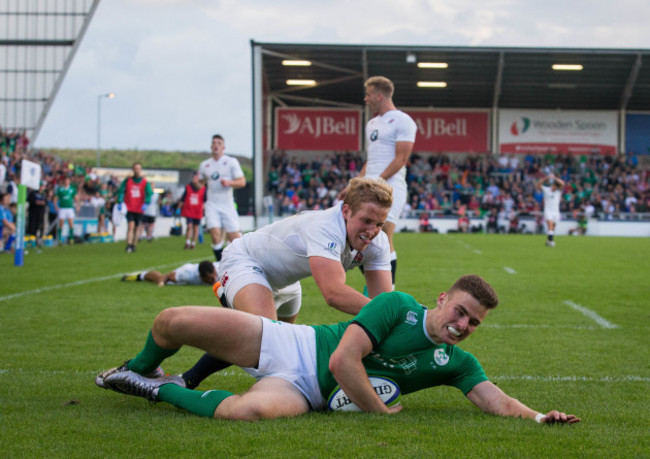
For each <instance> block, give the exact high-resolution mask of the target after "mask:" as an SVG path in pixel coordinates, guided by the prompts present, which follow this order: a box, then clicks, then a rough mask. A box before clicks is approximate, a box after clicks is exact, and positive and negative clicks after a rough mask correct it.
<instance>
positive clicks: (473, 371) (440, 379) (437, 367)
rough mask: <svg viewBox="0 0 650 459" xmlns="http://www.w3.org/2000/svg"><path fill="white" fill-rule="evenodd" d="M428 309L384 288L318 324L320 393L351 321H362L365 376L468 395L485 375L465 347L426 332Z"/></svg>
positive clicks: (330, 384)
mask: <svg viewBox="0 0 650 459" xmlns="http://www.w3.org/2000/svg"><path fill="white" fill-rule="evenodd" d="M428 312H429V310H428V309H427V308H426V307H424V306H422V305H421V304H419V303H418V302H417V301H415V299H414V298H413V297H412V296H410V295H407V294H406V293H401V292H390V293H383V294H381V295H379V296H377V298H375V299H374V300H372V301H371V302H370V303H368V304H367V305H366V306H364V307H363V309H361V312H359V314H357V316H356V317H355V318H354V319H352V320H350V321H348V322H341V323H338V324H335V325H316V326H314V329H315V330H316V352H317V356H316V370H317V375H318V383H319V385H320V390H321V394H322V395H323V397H324V398H325V399H326V400H327V398H328V397H329V394H330V393H331V392H332V390H333V389H334V388H335V387H336V386H337V384H338V383H337V382H336V380H335V379H334V376H332V373H331V372H330V371H329V359H330V356H331V355H332V353H333V352H334V349H336V347H337V346H338V344H339V342H340V341H341V337H342V336H343V333H344V332H345V330H346V329H347V328H348V326H349V325H350V324H352V323H354V324H357V325H359V326H361V327H362V328H363V329H364V330H365V332H366V333H367V335H368V337H369V338H370V340H371V341H372V343H373V350H372V352H371V353H370V354H369V355H368V356H366V357H365V358H364V359H363V365H364V367H365V369H366V372H367V373H368V375H369V376H385V377H388V378H391V379H393V380H394V381H395V382H396V383H397V385H398V386H399V387H400V390H401V392H402V394H408V393H410V392H415V391H418V390H420V389H425V388H427V387H433V386H441V385H445V386H454V387H457V388H458V389H460V390H461V391H462V392H463V393H464V394H467V393H468V392H469V391H471V390H472V388H473V387H474V386H476V385H477V384H478V383H480V382H483V381H487V380H488V378H487V376H486V375H485V372H484V371H483V368H482V367H481V364H480V363H479V362H478V360H476V357H474V356H473V355H472V354H470V353H469V352H465V351H463V350H462V349H460V348H458V347H456V346H453V345H449V344H436V343H434V342H433V340H432V339H431V337H430V336H429V334H428V333H427V332H426V327H425V323H426V317H427V313H428Z"/></svg>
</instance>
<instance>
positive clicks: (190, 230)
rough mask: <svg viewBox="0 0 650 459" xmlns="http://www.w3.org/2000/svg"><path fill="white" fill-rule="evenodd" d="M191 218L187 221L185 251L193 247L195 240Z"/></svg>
mask: <svg viewBox="0 0 650 459" xmlns="http://www.w3.org/2000/svg"><path fill="white" fill-rule="evenodd" d="M192 222H193V220H192V219H191V218H188V219H187V231H186V232H185V247H183V249H189V248H190V246H191V245H192V239H193V238H194V223H192Z"/></svg>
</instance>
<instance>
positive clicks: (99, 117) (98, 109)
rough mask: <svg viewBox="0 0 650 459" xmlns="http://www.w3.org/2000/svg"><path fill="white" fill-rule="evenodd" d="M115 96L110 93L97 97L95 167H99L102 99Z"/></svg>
mask: <svg viewBox="0 0 650 459" xmlns="http://www.w3.org/2000/svg"><path fill="white" fill-rule="evenodd" d="M114 97H115V94H113V93H112V92H109V93H106V94H100V95H98V96H97V167H99V157H100V155H101V150H102V148H101V133H102V99H103V98H107V99H112V98H114Z"/></svg>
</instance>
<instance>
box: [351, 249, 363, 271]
mask: <svg viewBox="0 0 650 459" xmlns="http://www.w3.org/2000/svg"><path fill="white" fill-rule="evenodd" d="M361 262H363V253H362V252H357V254H356V255H355V256H354V258H353V259H352V263H350V268H354V267H355V266H359V265H360V264H361Z"/></svg>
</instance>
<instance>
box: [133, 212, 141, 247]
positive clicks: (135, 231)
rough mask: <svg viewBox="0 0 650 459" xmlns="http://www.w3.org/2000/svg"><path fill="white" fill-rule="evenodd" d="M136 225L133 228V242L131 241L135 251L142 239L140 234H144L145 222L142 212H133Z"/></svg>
mask: <svg viewBox="0 0 650 459" xmlns="http://www.w3.org/2000/svg"><path fill="white" fill-rule="evenodd" d="M133 216H134V221H135V227H134V228H133V242H131V248H132V249H133V251H134V252H135V246H136V245H138V241H139V240H140V235H141V234H142V229H143V223H142V214H133Z"/></svg>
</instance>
